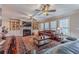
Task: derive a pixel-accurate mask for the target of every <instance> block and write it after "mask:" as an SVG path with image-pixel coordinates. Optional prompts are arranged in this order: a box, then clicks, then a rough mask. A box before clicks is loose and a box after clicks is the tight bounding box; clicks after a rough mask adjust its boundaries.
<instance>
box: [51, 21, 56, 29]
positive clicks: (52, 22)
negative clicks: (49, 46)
mask: <svg viewBox="0 0 79 59" xmlns="http://www.w3.org/2000/svg"><path fill="white" fill-rule="evenodd" d="M50 26H51V30H56V27H57V23H56V21H51V23H50Z"/></svg>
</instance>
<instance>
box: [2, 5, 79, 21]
mask: <svg viewBox="0 0 79 59" xmlns="http://www.w3.org/2000/svg"><path fill="white" fill-rule="evenodd" d="M39 6H40V5H39V4H7V5H6V4H5V5H1V7H2V16H3V17H5V18H6V17H7V18H19V19H26V18H27V16H28V15H33V14H35V11H34V10H35V9H38V8H39ZM51 6H52V5H51ZM55 7H56V12H52V13H49V16H45V15H43V14H41V15H39V14H37V15H36V16H35V18H37V19H38V20H41V19H45V18H49V17H56V16H66V15H70V14H72V13H73V12H75V11H76V10H78V9H79V4H56V5H55ZM52 8H53V7H52Z"/></svg>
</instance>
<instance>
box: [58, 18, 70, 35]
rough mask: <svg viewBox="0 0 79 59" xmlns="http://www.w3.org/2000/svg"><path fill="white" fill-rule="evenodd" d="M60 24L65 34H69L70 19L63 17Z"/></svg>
mask: <svg viewBox="0 0 79 59" xmlns="http://www.w3.org/2000/svg"><path fill="white" fill-rule="evenodd" d="M59 26H60V27H61V32H62V33H63V34H65V35H69V33H70V32H69V19H68V18H65V19H61V20H59Z"/></svg>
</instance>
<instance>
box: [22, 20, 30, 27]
mask: <svg viewBox="0 0 79 59" xmlns="http://www.w3.org/2000/svg"><path fill="white" fill-rule="evenodd" d="M22 25H23V27H31V22H25V21H23V22H22Z"/></svg>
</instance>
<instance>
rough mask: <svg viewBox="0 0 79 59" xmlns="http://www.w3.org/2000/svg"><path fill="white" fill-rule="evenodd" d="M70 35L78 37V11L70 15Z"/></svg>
mask: <svg viewBox="0 0 79 59" xmlns="http://www.w3.org/2000/svg"><path fill="white" fill-rule="evenodd" d="M70 32H71V36H75V37H78V38H79V12H78V13H75V14H73V15H71V16H70Z"/></svg>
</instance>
